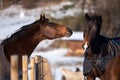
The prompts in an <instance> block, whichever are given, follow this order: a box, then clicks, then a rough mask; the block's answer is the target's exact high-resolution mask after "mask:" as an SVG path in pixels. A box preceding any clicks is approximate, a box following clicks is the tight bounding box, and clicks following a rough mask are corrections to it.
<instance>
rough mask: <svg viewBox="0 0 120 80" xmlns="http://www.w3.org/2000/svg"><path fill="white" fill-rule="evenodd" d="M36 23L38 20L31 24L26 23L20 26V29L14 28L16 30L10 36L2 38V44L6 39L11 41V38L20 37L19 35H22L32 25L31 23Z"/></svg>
mask: <svg viewBox="0 0 120 80" xmlns="http://www.w3.org/2000/svg"><path fill="white" fill-rule="evenodd" d="M36 24H39V20H37V21H35V22H33V23H32V24H28V25H25V26H23V27H21V28H20V29H18V30H16V32H15V33H13V34H12V35H11V36H10V37H8V38H6V39H4V40H3V41H2V44H5V43H6V42H8V41H12V40H16V39H18V38H20V37H21V36H23V35H24V33H25V32H26V31H28V30H29V29H30V28H31V27H33V25H36Z"/></svg>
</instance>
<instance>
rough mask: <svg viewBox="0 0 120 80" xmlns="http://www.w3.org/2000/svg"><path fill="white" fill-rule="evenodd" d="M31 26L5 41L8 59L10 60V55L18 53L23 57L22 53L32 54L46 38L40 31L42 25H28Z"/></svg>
mask: <svg viewBox="0 0 120 80" xmlns="http://www.w3.org/2000/svg"><path fill="white" fill-rule="evenodd" d="M28 26H30V27H31V28H28V29H26V30H25V31H23V33H22V35H19V37H15V36H17V33H16V34H15V35H14V36H12V37H11V38H9V39H8V40H6V41H5V42H4V41H3V45H4V52H5V55H6V57H7V59H8V60H10V55H13V54H17V55H19V57H20V58H21V56H22V55H25V54H27V55H28V56H30V55H31V53H32V52H33V50H34V49H35V47H36V46H37V45H38V43H39V42H40V41H42V40H44V39H45V37H44V36H42V34H41V33H40V27H38V24H32V25H28Z"/></svg>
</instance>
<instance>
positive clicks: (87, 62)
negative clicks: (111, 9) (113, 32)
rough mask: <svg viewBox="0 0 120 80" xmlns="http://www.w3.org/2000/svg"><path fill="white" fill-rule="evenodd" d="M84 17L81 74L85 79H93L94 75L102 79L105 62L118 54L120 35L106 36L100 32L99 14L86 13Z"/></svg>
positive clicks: (100, 19)
mask: <svg viewBox="0 0 120 80" xmlns="http://www.w3.org/2000/svg"><path fill="white" fill-rule="evenodd" d="M85 19H86V24H85V30H84V34H83V36H84V41H83V48H84V49H85V52H84V57H85V59H84V65H83V74H84V75H85V76H86V77H87V80H95V78H96V77H99V78H101V79H102V77H103V75H104V72H105V69H106V64H107V63H108V62H109V61H110V60H111V59H112V58H113V57H115V56H117V55H119V54H120V53H119V51H120V37H115V38H108V37H105V36H103V35H101V34H100V31H101V27H102V22H103V19H102V16H101V15H93V16H89V15H88V14H87V13H86V14H85Z"/></svg>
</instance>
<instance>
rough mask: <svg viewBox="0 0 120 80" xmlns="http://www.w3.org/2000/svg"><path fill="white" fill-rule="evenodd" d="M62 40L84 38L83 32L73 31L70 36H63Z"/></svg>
mask: <svg viewBox="0 0 120 80" xmlns="http://www.w3.org/2000/svg"><path fill="white" fill-rule="evenodd" d="M61 39H62V40H81V41H82V40H83V32H80V31H79V32H76V31H73V34H72V36H70V37H69V38H66V37H63V38H61Z"/></svg>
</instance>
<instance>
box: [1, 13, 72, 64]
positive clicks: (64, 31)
mask: <svg viewBox="0 0 120 80" xmlns="http://www.w3.org/2000/svg"><path fill="white" fill-rule="evenodd" d="M71 35H72V30H71V29H70V28H68V27H67V26H65V25H61V24H58V23H54V22H50V21H49V19H47V18H46V17H45V15H41V16H40V19H39V20H36V21H35V22H33V23H31V24H28V25H25V26H23V27H21V28H20V29H19V30H18V31H17V32H15V33H14V34H12V35H11V36H10V37H9V38H7V39H5V40H3V42H2V45H3V46H4V53H5V56H6V58H7V60H8V61H10V55H13V54H17V55H19V61H20V62H19V64H21V58H22V55H25V54H27V55H28V56H30V55H31V54H32V52H33V50H34V49H35V48H36V46H37V45H38V44H39V43H40V42H41V41H42V40H46V39H55V38H61V37H65V36H66V37H69V36H71ZM20 66H21V65H20Z"/></svg>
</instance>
